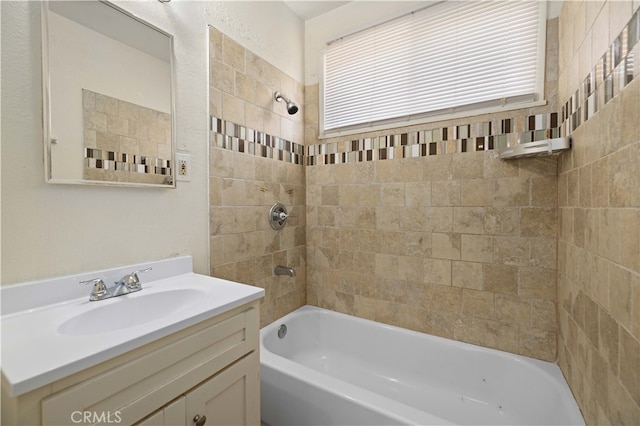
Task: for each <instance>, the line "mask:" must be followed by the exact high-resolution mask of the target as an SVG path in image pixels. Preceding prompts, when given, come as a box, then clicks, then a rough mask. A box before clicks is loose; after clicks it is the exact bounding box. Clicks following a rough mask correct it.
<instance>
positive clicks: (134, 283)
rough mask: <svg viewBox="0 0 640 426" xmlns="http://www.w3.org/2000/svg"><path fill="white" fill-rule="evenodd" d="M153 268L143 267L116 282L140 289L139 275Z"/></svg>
mask: <svg viewBox="0 0 640 426" xmlns="http://www.w3.org/2000/svg"><path fill="white" fill-rule="evenodd" d="M151 269H152V268H147V269H141V270H139V271H135V272H132V273H130V274H127V275H125V276H124V277H122V279H120V281H118V282H117V283H116V284H124V285H126V286H127V287H128V288H130V289H138V290H139V289H140V288H141V286H140V278H139V277H138V274H140V273H142V272H149V271H150V270H151Z"/></svg>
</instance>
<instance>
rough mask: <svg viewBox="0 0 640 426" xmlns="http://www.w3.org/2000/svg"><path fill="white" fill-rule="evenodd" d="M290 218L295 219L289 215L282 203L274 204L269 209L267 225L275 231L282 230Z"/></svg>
mask: <svg viewBox="0 0 640 426" xmlns="http://www.w3.org/2000/svg"><path fill="white" fill-rule="evenodd" d="M290 217H296V216H295V215H292V214H289V212H288V211H287V208H286V207H285V205H284V204H282V203H275V204H274V205H273V206H271V209H269V225H271V227H272V228H273V229H275V230H276V231H278V230H280V229H282V228H284V226H285V225H286V224H287V219H289V218H290Z"/></svg>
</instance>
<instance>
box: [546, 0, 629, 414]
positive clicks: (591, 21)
mask: <svg viewBox="0 0 640 426" xmlns="http://www.w3.org/2000/svg"><path fill="white" fill-rule="evenodd" d="M637 8H638V2H635V3H634V2H631V1H607V2H589V1H581V2H580V1H576V2H565V3H564V6H563V9H562V13H561V15H560V21H559V22H560V24H559V29H560V59H559V63H560V79H559V82H560V101H562V102H565V101H566V100H567V99H568V98H569V97H570V96H571V95H573V94H574V93H575V91H576V90H577V89H578V87H579V85H580V84H581V82H582V79H584V78H585V77H586V76H587V75H588V74H589V72H591V70H592V69H594V68H595V66H596V64H597V63H598V61H599V59H600V57H602V55H603V54H604V53H605V51H606V50H607V48H608V46H610V45H611V44H612V43H613V40H614V39H615V38H616V37H617V36H618V34H619V33H620V31H621V30H622V28H623V26H624V25H625V24H626V23H627V22H628V21H629V19H630V18H631V16H632V13H633V11H634V10H637ZM636 50H637V49H636ZM635 61H637V56H636V57H635ZM635 66H636V67H637V63H636V64H635ZM636 74H637V72H636ZM639 117H640V79H638V78H637V77H636V79H635V80H633V81H632V82H631V83H630V84H629V85H627V86H626V87H624V89H622V90H621V91H620V93H619V94H618V95H617V96H615V97H614V98H613V99H612V100H611V101H610V102H608V103H607V104H606V105H605V106H604V107H603V106H602V105H599V110H598V112H597V113H596V114H595V115H594V116H593V117H592V118H590V119H589V120H588V121H586V122H583V124H582V125H581V126H580V127H578V128H577V129H576V130H575V131H574V132H573V143H574V147H573V150H572V151H571V152H569V153H567V154H564V155H562V156H561V157H560V161H559V179H558V186H559V192H558V194H559V196H558V198H559V199H558V201H559V206H560V207H559V222H560V233H559V242H558V252H559V253H558V293H559V296H558V299H559V300H558V305H559V306H558V307H559V364H560V366H561V368H562V371H563V373H564V375H565V377H566V378H567V380H568V382H569V385H570V387H571V389H572V391H573V394H574V395H575V397H576V400H577V402H578V404H579V406H580V408H581V410H582V413H583V415H584V417H585V420H586V421H587V423H588V424H593V425H595V424H628V425H637V424H640V180H639V176H640V170H639V169H638V167H639V164H640V118H639Z"/></svg>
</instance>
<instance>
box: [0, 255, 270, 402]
mask: <svg viewBox="0 0 640 426" xmlns="http://www.w3.org/2000/svg"><path fill="white" fill-rule="evenodd" d="M172 260H175V261H177V262H178V263H179V264H178V267H173V265H169V267H167V266H166V265H167V264H169V263H171V260H169V261H162V262H163V264H161V265H160V264H158V265H156V263H154V262H150V263H147V264H144V265H131V266H129V267H124V268H114V269H113V270H105V271H96V272H91V273H86V274H79V275H74V276H69V277H63V278H57V279H54V280H49V281H40V282H34V283H27V284H19V285H17V286H8V287H7V290H8V291H6V292H5V291H4V288H3V289H2V291H3V294H2V298H3V300H2V304H3V315H2V318H1V319H2V367H1V368H2V379H3V386H7V391H8V392H9V394H10V395H11V396H14V397H15V396H18V395H21V394H23V393H26V392H29V391H31V390H34V389H37V388H39V387H41V386H44V385H47V384H49V383H52V382H54V381H56V380H58V379H61V378H63V377H66V376H69V375H71V374H74V373H76V372H78V371H81V370H84V369H86V368H89V367H92V366H94V365H97V364H99V363H100V362H103V361H106V360H108V359H110V358H113V357H116V356H118V355H121V354H123V353H125V352H128V351H131V350H133V349H136V348H138V347H140V346H142V345H145V344H147V343H149V342H152V341H154V340H157V339H159V338H162V337H165V336H168V335H169V334H171V333H174V332H176V331H179V330H182V329H184V328H186V327H189V326H191V325H194V324H197V323H198V322H201V321H204V320H206V319H208V318H211V317H213V316H215V315H219V314H222V313H224V312H226V311H229V310H231V309H233V308H236V307H238V306H241V305H243V304H245V303H248V302H251V301H254V300H258V299H260V298H261V297H263V296H264V290H263V289H261V288H258V287H252V286H248V285H244V284H239V283H235V282H231V281H226V280H222V279H219V278H212V277H208V276H204V275H199V274H195V273H193V272H190V271H186V269H190V266H191V259H190V257H188V258H177V259H172ZM180 262H181V263H180ZM148 266H151V267H154V273H155V276H152V277H151V278H153V280H152V281H147V280H145V278H147V275H145V274H140V281H141V283H142V290H141V291H138V292H135V293H131V294H128V295H125V296H119V297H114V298H111V299H107V300H102V301H97V302H89V293H90V292H91V285H89V286H86V287H81V286H79V285H78V281H79V280H80V279H87V276H89V278H92V277H93V276H94V275H93V274H96V275H95V276H100V274H102V276H106V277H109V276H111V277H113V276H119V275H118V274H121V273H122V271H124V270H126V271H128V272H132V271H135V270H137V269H143V268H145V267H148ZM163 266H164V268H163ZM158 270H160V272H158ZM163 270H166V271H169V273H163V272H162V271H163ZM114 271H115V272H114ZM166 271H165V272H166ZM150 275H151V274H150ZM158 275H165V277H158ZM107 279H108V278H107ZM107 279H105V283H107V286H109V281H108V280H107ZM52 283H54V284H55V283H58V284H57V285H58V287H56V285H54V284H52ZM70 285H73V286H74V287H73V288H72V290H69V291H73V292H77V291H78V290H77V287H80V289H81V292H82V293H83V296H82V297H76V298H73V299H70V300H64V301H60V300H57V301H55V302H54V303H51V304H47V303H46V300H39V301H38V303H37V304H36V305H35V306H27V307H26V309H22V310H20V311H15V312H10V313H6V312H5V311H10V309H9V308H8V306H11V305H12V303H11V301H12V300H11V298H12V297H15V296H18V295H19V296H20V298H21V299H24V298H25V297H27V295H28V294H29V293H30V291H37V292H41V291H45V292H52V293H55V292H57V291H58V290H60V288H61V287H62V286H64V287H66V286H70ZM19 286H21V288H19ZM11 287H14V288H11ZM183 289H187V290H190V291H191V292H192V294H197V296H198V297H196V298H193V300H189V302H188V303H187V304H184V305H181V304H179V303H176V307H175V309H174V308H173V307H172V306H171V305H169V309H166V314H162V315H159V314H158V313H157V312H154V315H153V316H154V317H155V318H154V319H153V320H151V321H146V322H145V318H144V317H142V318H134V317H132V318H131V324H130V326H129V325H128V324H127V326H126V327H123V328H119V329H114V330H111V329H110V328H109V325H105V324H97V325H98V327H97V329H98V331H97V332H95V333H88V334H84V335H83V333H79V334H78V333H66V332H64V331H63V330H64V327H62V328H61V325H62V324H63V323H65V322H66V321H68V320H69V319H70V318H73V317H75V316H77V315H82V314H84V313H86V312H87V311H91V310H94V309H96V308H102V307H107V306H108V305H110V304H113V307H114V308H116V309H117V308H118V305H116V304H119V303H120V304H122V303H128V302H130V301H131V300H132V299H134V298H143V297H145V296H149V295H153V294H155V293H162V292H167V291H175V290H183ZM60 291H61V292H62V293H65V291H64V290H60ZM5 293H6V294H5ZM57 294H59V292H58V293H57ZM67 294H68V292H67ZM172 294H177V292H176V293H172ZM57 298H58V299H59V296H58V297H57ZM34 299H42V297H41V296H40V295H38V297H34ZM54 299H55V297H54ZM165 299H166V298H165ZM140 300H142V299H140ZM140 300H137V301H135V302H140ZM17 303H18V302H17V301H16V302H15V303H14V304H13V305H15V304H17ZM21 307H22V308H25V306H21ZM107 309H110V308H107ZM163 312H164V309H163ZM125 321H126V319H125ZM119 322H122V318H119Z"/></svg>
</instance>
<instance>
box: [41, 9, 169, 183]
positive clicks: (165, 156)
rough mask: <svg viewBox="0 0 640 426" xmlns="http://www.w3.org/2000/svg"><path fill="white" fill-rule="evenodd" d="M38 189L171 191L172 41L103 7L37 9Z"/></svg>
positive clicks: (122, 13)
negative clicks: (41, 159)
mask: <svg viewBox="0 0 640 426" xmlns="http://www.w3.org/2000/svg"><path fill="white" fill-rule="evenodd" d="M42 66H43V73H42V75H43V90H44V93H43V103H44V105H43V106H44V108H43V114H44V119H43V122H44V150H45V180H46V181H47V182H48V183H64V184H92V185H120V186H145V187H148V186H152V187H161V188H175V180H176V179H175V167H174V164H175V104H174V103H175V95H174V59H173V37H172V36H171V35H170V34H167V33H166V32H164V31H162V30H160V29H158V28H156V27H154V26H153V25H151V24H149V23H147V22H144V21H142V20H141V19H139V18H137V17H135V16H133V15H131V14H130V13H128V12H126V11H124V10H122V9H120V8H119V7H117V6H115V5H113V4H111V3H108V2H105V1H97V0H93V1H50V2H46V1H45V2H43V6H42Z"/></svg>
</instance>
